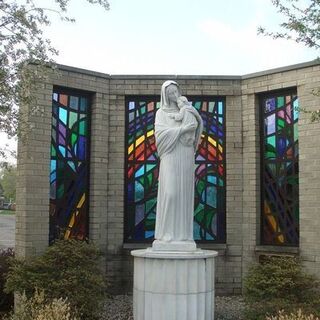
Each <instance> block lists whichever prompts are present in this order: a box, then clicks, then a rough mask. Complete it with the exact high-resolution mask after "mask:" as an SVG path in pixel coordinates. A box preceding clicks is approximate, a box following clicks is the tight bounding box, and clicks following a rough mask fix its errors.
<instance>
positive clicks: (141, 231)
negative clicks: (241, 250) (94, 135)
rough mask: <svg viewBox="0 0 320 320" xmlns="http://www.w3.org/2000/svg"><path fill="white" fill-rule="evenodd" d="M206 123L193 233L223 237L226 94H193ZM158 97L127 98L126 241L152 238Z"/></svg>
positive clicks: (215, 238) (203, 238)
mask: <svg viewBox="0 0 320 320" xmlns="http://www.w3.org/2000/svg"><path fill="white" fill-rule="evenodd" d="M189 100H190V101H192V104H193V106H194V107H195V108H196V109H197V110H198V111H199V113H200V114H201V117H202V119H203V122H204V131H203V135H202V140H201V143H200V145H199V148H198V152H197V153H196V156H195V164H196V170H195V209H194V238H195V240H201V241H214V242H219V243H223V242H225V228H226V226H225V170H224V167H225V99H224V98H219V97H207V98H205V97H199V98H196V97H189ZM159 107H160V104H159V97H153V98H150V97H149V98H141V97H132V98H128V99H127V100H126V111H127V113H126V116H127V135H126V139H127V147H126V148H127V149H126V154H127V159H126V177H127V184H126V224H125V237H126V241H145V240H152V239H153V237H154V229H155V219H156V206H157V188H158V173H159V159H158V155H157V152H156V146H155V137H154V118H155V113H156V111H157V109H158V108H159Z"/></svg>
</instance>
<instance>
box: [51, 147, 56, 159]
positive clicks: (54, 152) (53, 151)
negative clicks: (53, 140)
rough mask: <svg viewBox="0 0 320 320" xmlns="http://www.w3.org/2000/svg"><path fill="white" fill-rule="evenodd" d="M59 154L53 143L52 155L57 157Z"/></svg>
mask: <svg viewBox="0 0 320 320" xmlns="http://www.w3.org/2000/svg"><path fill="white" fill-rule="evenodd" d="M56 156H57V151H56V149H55V147H54V146H53V145H51V157H56Z"/></svg>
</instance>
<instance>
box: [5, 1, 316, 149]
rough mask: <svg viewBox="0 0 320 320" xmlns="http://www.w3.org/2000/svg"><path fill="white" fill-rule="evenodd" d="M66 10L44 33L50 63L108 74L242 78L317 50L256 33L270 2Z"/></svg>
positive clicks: (266, 21) (75, 5)
mask: <svg viewBox="0 0 320 320" xmlns="http://www.w3.org/2000/svg"><path fill="white" fill-rule="evenodd" d="M38 1H40V3H41V5H43V4H45V3H47V4H48V6H49V5H50V3H52V1H50V0H38ZM69 11H70V12H69V15H71V16H72V17H74V18H75V19H76V23H74V24H71V23H67V22H62V21H60V20H59V19H53V23H52V25H51V26H50V27H49V28H48V29H47V30H46V35H47V37H49V38H50V39H51V40H52V44H53V46H55V47H56V48H57V49H58V50H59V57H58V58H57V59H56V60H57V62H58V63H61V64H65V65H70V66H75V67H79V68H84V69H89V70H94V71H99V72H104V73H109V74H190V75H191V74H194V75H206V74H209V75H243V74H248V73H252V72H257V71H262V70H267V69H270V68H275V67H280V66H286V65H291V64H295V63H300V62H305V61H309V60H313V59H315V58H316V57H317V54H318V53H317V52H316V51H314V50H311V49H307V48H305V47H303V46H302V45H298V44H296V43H294V42H289V41H286V40H272V39H270V38H266V37H263V36H261V35H257V28H258V26H259V25H262V26H265V27H267V28H269V29H270V30H277V26H278V24H279V23H280V22H281V21H282V20H281V16H279V15H278V14H277V13H276V9H275V8H274V7H273V6H272V4H271V0H224V1H218V0H110V10H109V11H104V10H103V9H101V7H98V6H93V5H90V4H88V3H87V2H86V1H85V0H72V1H71V6H70V8H69ZM0 139H1V146H3V145H4V144H5V139H4V136H3V135H1V134H0ZM10 145H11V146H14V145H15V143H13V142H10Z"/></svg>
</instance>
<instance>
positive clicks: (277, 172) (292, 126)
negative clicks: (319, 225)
mask: <svg viewBox="0 0 320 320" xmlns="http://www.w3.org/2000/svg"><path fill="white" fill-rule="evenodd" d="M261 107H262V110H263V111H264V112H263V113H262V114H263V122H264V129H263V136H262V142H263V145H262V151H263V156H262V171H263V178H262V217H261V223H262V228H261V230H262V235H261V238H262V244H268V245H291V246H295V245H298V243H299V179H298V172H299V166H298V154H299V152H298V151H299V149H298V117H299V111H298V98H297V96H296V95H295V93H294V92H292V93H291V94H286V95H284V94H281V93H280V94H277V95H276V94H275V95H273V96H268V97H263V98H262V99H261Z"/></svg>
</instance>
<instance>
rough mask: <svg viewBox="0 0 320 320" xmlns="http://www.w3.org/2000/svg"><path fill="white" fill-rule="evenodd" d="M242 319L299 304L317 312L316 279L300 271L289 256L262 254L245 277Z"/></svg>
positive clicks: (260, 315)
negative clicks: (258, 261)
mask: <svg viewBox="0 0 320 320" xmlns="http://www.w3.org/2000/svg"><path fill="white" fill-rule="evenodd" d="M244 288H245V295H244V296H245V300H246V302H247V310H246V319H252V320H257V319H265V315H266V314H267V313H269V314H274V313H276V312H277V311H278V310H281V309H285V310H287V311H291V310H295V309H298V308H302V309H304V310H307V311H311V312H314V313H317V314H319V313H320V309H319V306H320V304H319V302H320V298H319V295H318V292H317V290H318V289H319V281H318V280H317V279H316V278H315V277H314V276H312V275H308V274H306V273H304V271H303V270H302V267H301V265H300V263H299V261H298V260H297V259H296V258H293V257H285V256H274V257H266V258H265V259H264V260H263V261H262V262H261V263H260V264H257V265H254V266H252V267H251V269H250V270H249V272H248V274H247V276H246V278H245V280H244Z"/></svg>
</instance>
